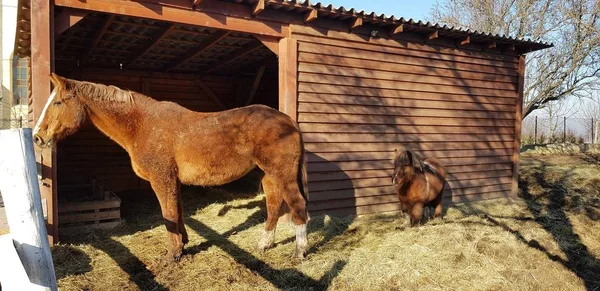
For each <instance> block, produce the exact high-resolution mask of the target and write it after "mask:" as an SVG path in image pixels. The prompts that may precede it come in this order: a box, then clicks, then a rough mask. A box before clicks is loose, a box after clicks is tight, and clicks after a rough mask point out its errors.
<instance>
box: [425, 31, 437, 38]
mask: <svg viewBox="0 0 600 291" xmlns="http://www.w3.org/2000/svg"><path fill="white" fill-rule="evenodd" d="M438 37H439V31H437V30H436V31H433V32H431V33H429V34H428V35H427V40H432V39H436V38H438Z"/></svg>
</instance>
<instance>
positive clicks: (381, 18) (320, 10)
mask: <svg viewBox="0 0 600 291" xmlns="http://www.w3.org/2000/svg"><path fill="white" fill-rule="evenodd" d="M218 1H222V2H229V3H237V4H240V5H247V6H251V7H256V6H257V5H259V4H261V3H264V9H265V10H267V11H277V12H283V13H286V14H296V15H301V16H302V17H304V19H305V22H308V21H309V20H310V19H316V18H318V19H327V20H330V21H339V22H350V23H353V21H356V20H360V22H361V23H362V24H363V25H370V26H372V27H375V28H380V29H382V30H389V29H395V28H398V27H401V29H402V30H403V31H405V32H408V31H410V32H413V33H417V34H425V35H430V34H432V33H436V36H437V35H438V34H439V37H440V38H450V39H454V40H457V41H461V40H464V39H467V38H468V39H469V41H471V42H494V43H497V44H498V45H509V46H514V47H515V48H517V49H518V52H520V53H526V52H531V51H536V50H541V49H545V48H549V47H552V46H553V45H552V44H549V43H545V42H539V41H533V40H531V39H524V38H513V37H512V36H506V35H499V34H491V33H485V32H481V31H472V30H469V29H464V28H461V27H449V26H446V25H443V26H442V25H439V24H437V23H430V22H422V21H415V20H413V19H412V18H411V19H405V18H403V17H401V18H396V17H395V16H393V15H392V16H386V15H384V14H380V15H378V14H376V13H375V12H371V13H367V12H365V11H357V10H356V9H354V8H350V9H346V8H345V7H343V6H341V7H334V6H333V5H325V4H322V3H320V2H317V3H312V2H311V1H308V0H218ZM30 2H31V1H30V0H19V4H18V11H17V14H18V15H17V32H16V38H15V47H14V50H15V52H14V53H15V55H17V56H19V57H26V56H29V55H30V54H31V46H30V38H31V25H30V17H31V11H30V5H31V3H30ZM190 2H191V1H190Z"/></svg>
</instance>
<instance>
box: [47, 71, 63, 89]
mask: <svg viewBox="0 0 600 291" xmlns="http://www.w3.org/2000/svg"><path fill="white" fill-rule="evenodd" d="M50 81H51V82H52V85H54V87H60V88H64V87H65V78H63V77H61V76H59V75H57V74H55V73H50Z"/></svg>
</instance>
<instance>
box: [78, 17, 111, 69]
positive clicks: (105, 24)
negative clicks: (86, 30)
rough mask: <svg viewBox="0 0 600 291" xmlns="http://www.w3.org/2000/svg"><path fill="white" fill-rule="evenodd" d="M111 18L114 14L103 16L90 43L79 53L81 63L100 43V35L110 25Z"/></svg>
mask: <svg viewBox="0 0 600 291" xmlns="http://www.w3.org/2000/svg"><path fill="white" fill-rule="evenodd" d="M113 19H115V14H110V15H107V16H106V17H105V19H104V21H103V22H102V28H100V29H99V30H98V31H96V34H95V35H94V38H93V40H92V44H91V45H90V46H89V47H88V48H87V50H86V51H85V52H84V53H83V54H82V55H81V58H80V61H81V62H82V63H85V62H86V61H87V59H88V58H89V57H90V56H91V55H92V53H93V52H94V49H95V48H96V47H97V46H98V43H100V41H101V40H102V36H104V33H106V31H107V30H108V28H109V27H110V24H111V22H112V21H113Z"/></svg>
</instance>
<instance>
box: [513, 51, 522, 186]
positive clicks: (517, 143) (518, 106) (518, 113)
mask: <svg viewBox="0 0 600 291" xmlns="http://www.w3.org/2000/svg"><path fill="white" fill-rule="evenodd" d="M524 88H525V56H523V55H522V56H519V70H518V81H517V104H516V108H515V113H516V114H515V139H514V141H513V156H512V162H513V176H512V187H511V197H513V198H516V197H517V194H518V193H519V151H520V149H521V126H522V122H523V94H524V93H523V92H524Z"/></svg>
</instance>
